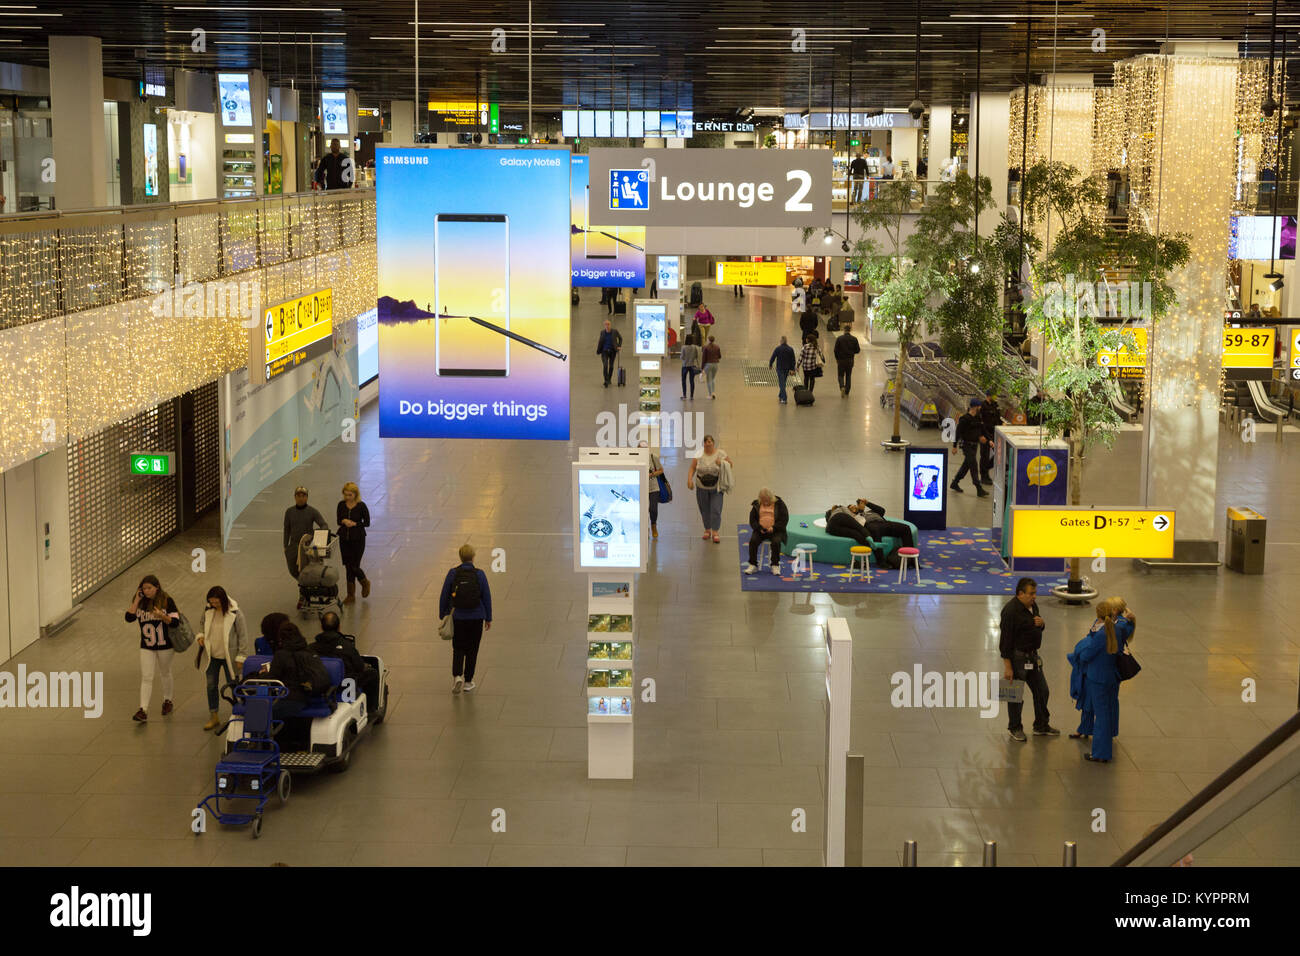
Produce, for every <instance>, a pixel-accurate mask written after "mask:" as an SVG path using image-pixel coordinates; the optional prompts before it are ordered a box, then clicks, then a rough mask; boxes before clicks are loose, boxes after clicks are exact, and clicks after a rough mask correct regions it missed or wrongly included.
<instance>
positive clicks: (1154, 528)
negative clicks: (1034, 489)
mask: <svg viewBox="0 0 1300 956" xmlns="http://www.w3.org/2000/svg"><path fill="white" fill-rule="evenodd" d="M1012 512H1013V513H1012V518H1011V553H1012V555H1014V556H1015V557H1017V558H1052V557H1066V558H1088V557H1093V556H1096V555H1097V553H1098V551H1100V552H1101V554H1102V555H1104V556H1105V557H1107V558H1172V557H1173V556H1174V512H1173V511H1160V510H1157V509H1149V510H1144V509H1134V508H1088V507H1079V508H1040V507H1035V506H1028V507H1021V506H1017V507H1014V508H1013V509H1012Z"/></svg>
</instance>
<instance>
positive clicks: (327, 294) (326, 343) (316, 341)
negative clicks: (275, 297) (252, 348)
mask: <svg viewBox="0 0 1300 956" xmlns="http://www.w3.org/2000/svg"><path fill="white" fill-rule="evenodd" d="M262 330H263V333H264V336H265V339H264V340H265V343H266V353H265V365H266V378H267V380H268V381H270V380H271V379H273V378H275V377H276V376H277V375H279V374H280V373H282V372H284V371H285V370H287V369H290V368H293V367H294V366H295V365H299V364H300V363H302V362H305V361H306V360H307V359H310V358H315V357H316V356H317V355H323V354H324V353H326V352H328V351H329V350H330V349H332V348H333V347H334V338H333V336H334V291H333V290H332V289H321V290H320V291H318V292H312V293H310V294H308V295H304V296H299V297H298V298H296V299H290V300H289V301H287V302H280V303H278V304H276V305H273V306H270V307H268V308H266V309H263V310H262Z"/></svg>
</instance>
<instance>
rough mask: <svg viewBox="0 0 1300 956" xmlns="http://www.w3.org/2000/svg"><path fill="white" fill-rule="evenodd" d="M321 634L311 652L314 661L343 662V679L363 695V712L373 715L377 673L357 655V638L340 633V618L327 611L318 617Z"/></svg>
mask: <svg viewBox="0 0 1300 956" xmlns="http://www.w3.org/2000/svg"><path fill="white" fill-rule="evenodd" d="M320 627H321V632H320V633H319V634H317V635H316V641H315V643H314V644H312V646H311V649H312V650H313V651H315V652H316V656H317V657H337V658H339V659H340V660H341V661H343V677H344V678H345V679H349V678H350V679H351V680H353V681H355V682H356V686H357V687H358V688H359V689H360V690H361V692H362V693H364V694H365V695H366V712H367V713H374V711H375V708H376V707H377V706H379V671H377V670H375V669H374V668H373V667H371V666H370V665H369V664H367V663H366V662H365V660H364V659H363V658H362V657H361V654H360V653H358V652H357V644H356V638H354V637H353V636H352V635H351V634H341V633H339V616H338V615H337V614H335V613H334V612H333V611H326V612H325V613H324V614H322V615H321V616H320Z"/></svg>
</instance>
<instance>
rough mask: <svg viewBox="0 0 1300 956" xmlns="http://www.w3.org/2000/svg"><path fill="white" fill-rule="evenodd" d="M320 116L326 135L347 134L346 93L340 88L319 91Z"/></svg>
mask: <svg viewBox="0 0 1300 956" xmlns="http://www.w3.org/2000/svg"><path fill="white" fill-rule="evenodd" d="M320 118H321V128H322V129H323V130H324V132H325V135H326V136H347V135H348V94H347V93H346V92H344V91H342V90H337V91H330V90H326V91H325V92H323V93H321V95H320Z"/></svg>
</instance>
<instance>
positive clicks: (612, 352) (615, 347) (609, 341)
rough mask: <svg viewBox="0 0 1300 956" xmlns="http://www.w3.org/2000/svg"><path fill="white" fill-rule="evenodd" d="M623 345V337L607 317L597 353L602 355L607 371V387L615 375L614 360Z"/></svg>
mask: <svg viewBox="0 0 1300 956" xmlns="http://www.w3.org/2000/svg"><path fill="white" fill-rule="evenodd" d="M622 347H623V337H622V336H621V335H619V334H618V331H617V330H616V329H615V328H614V326H613V325H612V324H610V321H609V319H606V320H605V328H604V330H603V331H602V332H601V333H600V338H599V339H598V340H597V342H596V354H597V355H599V356H600V362H601V368H602V370H603V371H604V373H605V387H606V388H609V380H610V379H611V378H613V376H614V360H615V359H616V358H617V357H618V353H619V349H621V348H622Z"/></svg>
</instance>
